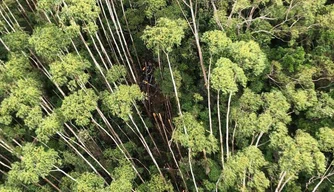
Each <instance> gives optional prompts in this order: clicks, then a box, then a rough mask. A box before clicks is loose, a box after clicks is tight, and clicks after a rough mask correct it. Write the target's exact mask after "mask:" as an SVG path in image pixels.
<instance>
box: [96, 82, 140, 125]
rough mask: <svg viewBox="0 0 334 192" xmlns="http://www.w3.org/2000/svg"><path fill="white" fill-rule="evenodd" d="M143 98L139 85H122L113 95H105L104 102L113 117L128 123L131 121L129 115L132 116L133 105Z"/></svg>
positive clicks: (103, 96)
mask: <svg viewBox="0 0 334 192" xmlns="http://www.w3.org/2000/svg"><path fill="white" fill-rule="evenodd" d="M143 98H144V95H143V93H142V92H141V91H140V89H139V87H138V85H131V86H127V85H120V86H119V87H118V90H116V91H115V92H113V93H111V94H109V93H104V94H103V95H102V102H103V105H104V106H105V107H106V108H107V109H109V110H110V112H111V113H112V114H113V115H115V116H117V117H119V118H122V119H123V120H126V121H127V120H129V115H131V114H132V112H131V110H132V103H133V102H135V101H139V100H142V99H143Z"/></svg>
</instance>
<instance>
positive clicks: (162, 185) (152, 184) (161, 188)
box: [138, 175, 174, 192]
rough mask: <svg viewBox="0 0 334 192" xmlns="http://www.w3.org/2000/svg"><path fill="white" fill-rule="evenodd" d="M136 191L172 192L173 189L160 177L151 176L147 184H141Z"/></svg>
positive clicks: (168, 182)
mask: <svg viewBox="0 0 334 192" xmlns="http://www.w3.org/2000/svg"><path fill="white" fill-rule="evenodd" d="M138 191H139V192H145V191H156V192H165V191H167V192H172V191H174V188H173V185H172V184H171V183H170V181H166V180H165V179H164V178H163V177H161V175H153V176H152V177H151V180H150V181H149V182H148V183H146V184H143V185H141V186H140V187H139V188H138Z"/></svg>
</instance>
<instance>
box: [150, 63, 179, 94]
mask: <svg viewBox="0 0 334 192" xmlns="http://www.w3.org/2000/svg"><path fill="white" fill-rule="evenodd" d="M173 76H174V81H175V85H176V88H177V90H179V89H180V88H181V85H182V76H181V73H180V71H179V70H177V69H173ZM154 77H155V79H156V82H157V83H158V84H159V85H160V88H161V93H162V94H164V95H165V96H167V97H174V96H175V93H174V87H173V82H172V77H171V74H170V71H169V70H168V68H166V67H164V69H163V71H162V76H161V73H160V71H155V73H154ZM179 97H181V96H180V95H179Z"/></svg>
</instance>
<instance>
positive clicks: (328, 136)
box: [317, 127, 334, 152]
mask: <svg viewBox="0 0 334 192" xmlns="http://www.w3.org/2000/svg"><path fill="white" fill-rule="evenodd" d="M333 137H334V130H333V129H331V128H328V127H322V128H320V129H319V132H318V133H317V138H318V142H319V148H320V150H321V151H324V152H334V151H333V150H334V140H333Z"/></svg>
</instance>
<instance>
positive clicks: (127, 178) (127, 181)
mask: <svg viewBox="0 0 334 192" xmlns="http://www.w3.org/2000/svg"><path fill="white" fill-rule="evenodd" d="M119 164H120V166H118V167H116V168H115V170H114V171H113V178H114V179H115V180H114V181H113V182H111V184H110V189H111V191H115V192H123V191H131V190H132V188H133V186H132V182H133V180H134V179H135V178H136V173H135V172H134V171H133V168H132V167H131V165H129V163H128V162H126V161H125V160H124V161H120V163H119Z"/></svg>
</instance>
